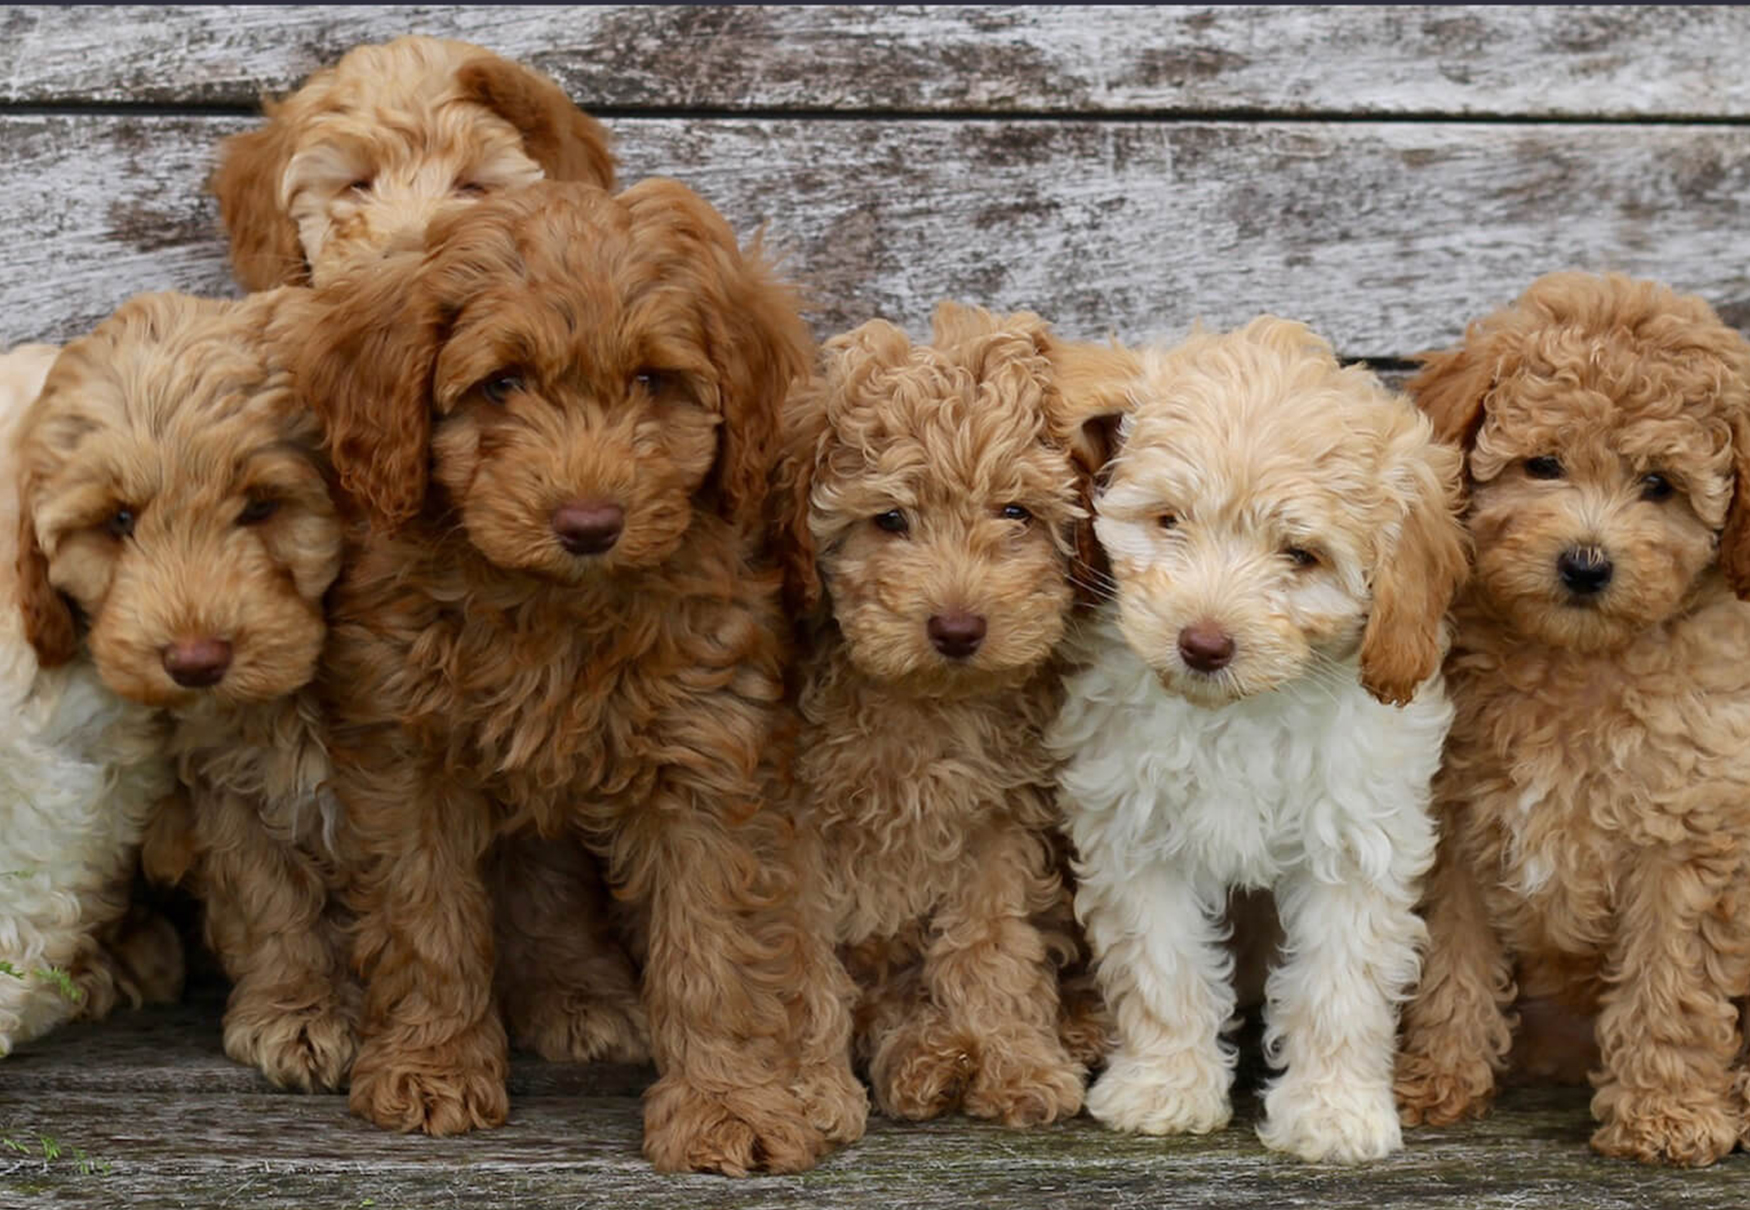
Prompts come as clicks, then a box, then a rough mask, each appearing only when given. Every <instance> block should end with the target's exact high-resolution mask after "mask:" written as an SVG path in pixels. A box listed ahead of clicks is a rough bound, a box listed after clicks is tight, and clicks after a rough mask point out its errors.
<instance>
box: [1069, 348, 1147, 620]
mask: <svg viewBox="0 0 1750 1210" xmlns="http://www.w3.org/2000/svg"><path fill="white" fill-rule="evenodd" d="M1046 351H1047V353H1048V354H1049V355H1050V357H1051V364H1052V368H1053V369H1054V371H1055V372H1056V375H1057V390H1056V392H1055V394H1054V411H1055V413H1056V414H1055V415H1054V416H1053V417H1052V427H1053V429H1055V430H1056V432H1057V435H1058V440H1059V441H1061V442H1062V443H1063V445H1064V446H1065V447H1066V448H1067V449H1068V450H1069V455H1070V460H1071V461H1072V462H1074V463H1075V466H1076V494H1077V496H1078V500H1077V503H1079V504H1080V505H1081V508H1082V512H1083V514H1084V516H1083V517H1082V519H1081V520H1080V521H1079V522H1077V523H1076V529H1075V559H1076V572H1075V580H1076V596H1077V598H1078V599H1079V600H1080V601H1082V603H1083V604H1093V603H1095V602H1097V601H1098V600H1099V599H1100V596H1101V594H1100V593H1098V592H1097V591H1096V590H1095V586H1096V585H1098V584H1100V583H1102V582H1104V581H1105V580H1106V579H1107V576H1108V574H1109V569H1108V565H1107V562H1106V552H1105V551H1103V550H1101V549H1100V543H1099V541H1098V540H1097V539H1096V538H1095V537H1094V502H1095V498H1096V497H1097V496H1098V495H1099V493H1100V490H1101V489H1102V488H1103V487H1104V486H1105V483H1106V475H1107V472H1108V470H1109V468H1110V467H1111V465H1112V460H1113V459H1114V458H1116V457H1117V456H1118V451H1119V449H1120V448H1121V446H1122V443H1123V423H1124V417H1125V415H1126V413H1127V412H1128V411H1129V409H1130V390H1131V386H1132V384H1133V383H1134V382H1135V381H1136V380H1137V378H1138V377H1139V375H1140V374H1141V372H1142V362H1141V360H1140V359H1139V358H1138V357H1137V356H1136V354H1135V353H1133V352H1131V351H1130V350H1129V349H1126V348H1124V347H1123V346H1122V345H1119V344H1117V343H1116V342H1114V343H1113V344H1110V345H1097V344H1082V343H1077V342H1070V341H1060V340H1056V339H1054V338H1047V341H1046Z"/></svg>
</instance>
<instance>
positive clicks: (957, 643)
mask: <svg viewBox="0 0 1750 1210" xmlns="http://www.w3.org/2000/svg"><path fill="white" fill-rule="evenodd" d="M929 631H930V641H931V642H932V643H934V644H935V645H936V650H937V651H940V652H941V653H942V654H943V655H945V656H947V657H948V658H949V659H951V660H963V659H966V658H967V657H968V656H970V655H971V654H972V653H973V652H975V651H977V650H978V645H979V644H980V643H982V642H984V632H985V623H984V619H983V618H982V617H980V616H979V615H977V614H976V613H939V614H937V615H936V616H935V617H933V618H931V619H930V625H929Z"/></svg>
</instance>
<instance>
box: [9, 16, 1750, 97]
mask: <svg viewBox="0 0 1750 1210" xmlns="http://www.w3.org/2000/svg"><path fill="white" fill-rule="evenodd" d="M409 32H421V33H431V34H442V35H448V36H454V37H460V38H465V39H467V40H469V41H473V42H478V43H481V44H483V45H486V46H490V47H492V48H493V49H495V50H498V51H501V52H503V53H505V54H508V55H511V56H514V57H516V58H520V59H524V60H526V61H528V62H531V63H534V64H536V65H538V66H540V67H541V68H543V69H544V70H546V71H549V72H551V73H553V74H554V75H555V76H557V77H558V78H559V79H560V80H561V81H562V82H563V83H564V84H565V86H566V87H567V89H568V90H569V91H570V92H571V94H572V96H574V97H576V98H577V99H578V100H579V101H580V102H582V103H584V104H586V105H592V106H600V107H609V108H615V109H637V110H674V109H706V110H732V111H741V110H750V109H751V110H791V109H800V110H815V111H824V110H838V111H847V112H870V111H877V112H880V111H903V112H920V113H927V112H945V111H949V112H979V113H992V114H1002V113H1014V112H1032V113H1061V114H1068V113H1078V112H1081V113H1088V112H1122V113H1175V112H1177V113H1187V112H1189V113H1203V114H1210V113H1218V112H1246V113H1270V114H1309V113H1311V114H1321V113H1335V112H1344V113H1354V114H1363V115H1415V114H1435V115H1464V114H1508V115H1547V116H1567V117H1576V116H1577V117H1627V116H1634V117H1669V116H1708V117H1715V118H1719V117H1737V118H1744V117H1750V73H1746V72H1745V71H1744V70H1743V63H1744V60H1745V53H1746V50H1747V49H1750V10H1746V9H1743V8H1738V7H1730V6H1722V7H1701V6H1657V7H1650V6H1639V7H1636V6H1603V5H1593V6H1567V7H1558V6H1516V7H1509V6H1500V7H1490V6H1470V7H1460V6H1355V7H1309V6H1289V5H1282V6H1268V5H1260V6H1161V7H1152V8H1138V7H1134V6H1130V7H1124V6H1108V7H1091V6H1090V7H1080V6H1069V5H1066V6H1056V7H1051V6H1025V5H1011V6H989V7H965V6H961V7H934V6H932V7H921V8H919V7H897V6H888V5H884V6H873V5H871V6H860V7H851V6H821V7H806V6H792V7H774V6H715V7H711V6H693V5H674V6H592V7H573V8H559V7H546V8H542V7H516V8H513V7H505V8H499V7H489V6H447V5H427V6H400V7H395V8H386V7H385V8H344V7H328V6H302V7H289V6H288V7H267V6H223V7H218V6H215V7H193V6H187V7H176V8H146V7H126V8H110V9H106V8H94V7H80V6H72V7H51V6H19V7H12V8H7V9H4V10H0V48H4V49H0V102H13V103H29V104H36V105H57V104H72V103H89V102H130V103H141V102H152V103H161V104H166V105H177V104H185V103H189V102H198V103H202V104H208V105H231V106H248V105H253V104H254V103H255V100H256V98H257V96H258V94H260V93H261V92H262V91H263V90H267V91H270V92H282V91H284V90H286V89H289V88H290V87H292V86H294V85H295V84H296V83H297V82H298V81H299V80H300V79H302V78H303V77H304V76H305V75H307V74H308V73H309V72H310V71H312V70H314V69H315V68H317V67H320V66H322V65H324V64H326V63H330V62H332V61H333V60H335V59H336V58H338V57H339V56H340V55H341V54H342V53H344V52H345V51H346V50H347V49H348V48H349V47H351V46H353V45H356V44H357V43H359V42H370V41H380V40H383V39H386V38H390V37H393V36H395V35H397V34H401V33H409Z"/></svg>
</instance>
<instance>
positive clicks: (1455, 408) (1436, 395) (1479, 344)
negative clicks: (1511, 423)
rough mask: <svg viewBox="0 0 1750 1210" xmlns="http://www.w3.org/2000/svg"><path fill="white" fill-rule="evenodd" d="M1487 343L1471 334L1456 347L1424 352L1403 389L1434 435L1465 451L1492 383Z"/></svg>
mask: <svg viewBox="0 0 1750 1210" xmlns="http://www.w3.org/2000/svg"><path fill="white" fill-rule="evenodd" d="M1486 349H1487V344H1486V342H1484V341H1482V340H1481V339H1480V338H1479V337H1478V336H1476V335H1475V334H1473V335H1472V336H1471V337H1470V338H1468V339H1467V340H1466V342H1465V343H1464V344H1462V345H1460V346H1459V347H1458V348H1456V349H1449V350H1447V351H1446V352H1443V353H1423V354H1421V355H1420V356H1418V357H1417V358H1416V360H1417V361H1419V362H1421V363H1422V369H1421V370H1420V372H1418V373H1417V375H1416V376H1415V377H1414V378H1412V379H1410V381H1409V383H1408V384H1407V385H1406V386H1405V388H1404V389H1405V390H1407V391H1408V392H1409V393H1410V396H1411V398H1413V399H1414V400H1415V401H1416V406H1417V407H1418V408H1420V409H1422V412H1423V414H1424V415H1426V416H1427V417H1428V419H1429V420H1431V421H1433V422H1434V436H1435V437H1436V438H1437V439H1438V440H1441V441H1444V442H1446V444H1448V445H1452V446H1456V447H1458V448H1459V449H1461V450H1468V449H1470V447H1471V443H1472V442H1474V441H1475V440H1476V436H1477V430H1478V429H1479V428H1481V427H1482V423H1483V399H1484V397H1485V396H1487V395H1488V393H1489V389H1490V388H1491V387H1493V386H1494V385H1495V368H1494V364H1493V359H1492V358H1491V357H1489V356H1488V354H1487V352H1486Z"/></svg>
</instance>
